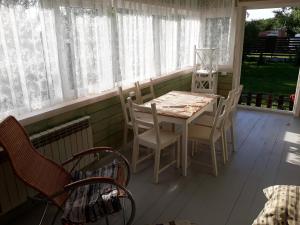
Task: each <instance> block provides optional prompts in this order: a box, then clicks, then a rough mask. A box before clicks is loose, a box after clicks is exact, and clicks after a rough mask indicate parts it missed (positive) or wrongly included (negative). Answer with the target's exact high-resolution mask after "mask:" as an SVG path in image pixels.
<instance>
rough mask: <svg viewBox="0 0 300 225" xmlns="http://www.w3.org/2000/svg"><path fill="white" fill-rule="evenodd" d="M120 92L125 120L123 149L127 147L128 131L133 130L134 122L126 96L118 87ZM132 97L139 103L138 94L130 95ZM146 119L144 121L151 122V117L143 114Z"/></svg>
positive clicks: (132, 93)
mask: <svg viewBox="0 0 300 225" xmlns="http://www.w3.org/2000/svg"><path fill="white" fill-rule="evenodd" d="M118 92H119V96H120V102H121V106H122V112H123V118H124V131H123V148H125V147H126V145H127V138H128V131H129V130H132V129H133V126H132V121H131V118H130V115H129V109H128V102H126V99H127V98H126V95H125V93H124V92H123V90H122V87H118ZM128 95H129V96H130V97H135V101H136V102H137V96H136V92H130V93H128ZM139 116H141V117H143V118H144V120H148V121H151V119H152V118H151V115H147V114H141V115H139ZM140 128H141V129H147V127H144V126H142V127H140Z"/></svg>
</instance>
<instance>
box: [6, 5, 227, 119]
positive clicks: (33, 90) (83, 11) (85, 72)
mask: <svg viewBox="0 0 300 225" xmlns="http://www.w3.org/2000/svg"><path fill="white" fill-rule="evenodd" d="M212 1H215V2H216V3H218V4H219V3H220V2H222V1H224V2H225V1H226V4H227V5H226V6H225V3H224V4H223V5H222V7H227V8H229V9H230V8H232V3H230V4H229V1H228V0H221V1H220V0H218V1H217V0H212ZM113 2H114V5H112V1H111V0H94V1H84V0H76V1H73V0H71V1H56V0H43V1H41V0H22V1H16V0H2V1H0V117H4V116H6V115H8V114H14V115H18V114H24V113H27V112H31V111H34V110H37V109H41V108H45V107H49V106H52V105H55V104H57V103H61V102H64V101H68V100H71V99H76V98H79V97H83V96H88V95H90V94H96V93H100V92H101V91H104V90H108V89H111V88H113V87H115V86H117V85H120V84H129V83H132V82H134V81H136V80H144V79H147V78H150V77H153V76H160V75H161V74H163V73H168V72H171V71H173V70H176V69H179V68H183V67H185V66H188V65H192V63H193V47H194V45H197V46H198V47H217V48H218V49H220V53H221V54H220V59H219V61H220V63H222V64H226V63H228V59H229V54H230V51H229V49H230V46H229V38H230V32H229V29H230V26H231V18H230V15H227V16H222V17H220V16H218V17H213V16H212V15H211V13H210V17H208V16H206V12H207V11H209V10H210V8H209V7H213V11H214V12H217V9H218V8H217V5H216V4H202V5H201V4H199V2H198V0H189V1H186V2H185V1H180V2H181V3H180V4H181V5H180V6H177V5H172V4H175V3H172V1H170V2H169V1H166V2H165V4H162V3H161V2H160V1H157V2H156V3H151V5H150V4H149V1H146V2H144V1H127V0H114V1H113ZM182 3H184V4H185V5H183V6H182ZM190 3H193V4H194V5H192V6H193V7H191V6H190V5H189V4H190ZM176 4H177V3H176ZM195 7H196V8H197V7H204V8H201V10H200V9H197V10H196V11H192V10H195ZM205 7H206V8H205ZM179 9H180V10H179ZM222 9H223V8H222ZM222 12H224V10H222ZM223 14H224V13H223ZM207 15H208V14H207ZM216 15H217V13H216ZM203 45H204V46H203Z"/></svg>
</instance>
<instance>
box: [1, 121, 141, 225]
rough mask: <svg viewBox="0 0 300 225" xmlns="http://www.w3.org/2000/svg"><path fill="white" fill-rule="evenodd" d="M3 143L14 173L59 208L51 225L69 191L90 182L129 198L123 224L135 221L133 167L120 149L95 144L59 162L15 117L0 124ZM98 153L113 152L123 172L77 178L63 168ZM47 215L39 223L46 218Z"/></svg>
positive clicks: (62, 207)
mask: <svg viewBox="0 0 300 225" xmlns="http://www.w3.org/2000/svg"><path fill="white" fill-rule="evenodd" d="M0 146H2V147H3V149H4V154H5V156H7V158H8V160H9V162H10V163H11V166H12V168H13V171H14V173H15V175H16V176H17V177H19V178H20V179H21V180H22V181H23V182H24V183H25V184H26V185H29V186H30V187H31V188H33V189H35V190H36V191H38V192H39V193H41V194H42V196H43V197H45V199H46V202H47V206H48V203H52V204H54V205H56V206H57V207H58V210H57V213H56V214H55V216H54V218H53V220H52V224H54V223H55V221H56V218H57V216H58V214H59V212H60V211H61V210H63V209H64V204H65V202H66V201H67V199H68V198H69V196H70V193H71V192H72V191H74V190H75V189H77V188H79V187H82V186H85V185H88V184H110V185H114V186H115V187H116V190H118V197H119V198H126V199H127V200H128V202H130V205H131V214H130V216H129V218H128V219H127V221H126V222H124V224H127V225H129V224H132V221H133V219H134V215H135V203H134V200H133V198H132V195H131V193H130V192H129V191H128V190H127V189H126V188H125V187H126V186H127V184H128V182H129V179H130V169H129V168H130V167H129V164H128V161H127V159H126V158H125V157H124V156H123V155H121V154H120V153H119V152H116V151H114V150H113V149H112V148H109V147H95V148H92V149H88V150H85V151H82V152H80V153H78V154H75V155H73V156H72V157H71V158H70V159H68V160H66V161H65V162H63V163H62V165H58V164H56V163H55V162H53V161H51V160H50V159H48V158H46V157H44V156H43V155H42V154H40V153H39V152H38V151H37V150H36V149H35V148H34V147H33V145H32V144H31V142H30V139H29V137H28V135H27V133H26V132H25V130H24V128H23V127H22V126H21V125H20V123H19V122H18V121H17V120H16V119H15V118H14V117H12V116H9V117H7V118H6V119H5V120H4V121H3V122H2V123H1V124H0ZM98 153H109V154H114V155H115V156H117V157H118V158H119V159H120V160H121V161H122V164H121V165H122V167H121V168H120V170H119V171H121V172H120V173H118V175H117V177H116V178H115V179H113V178H111V177H89V178H85V179H82V180H77V181H74V180H73V179H72V176H71V172H70V171H67V170H66V169H65V168H64V166H65V165H67V164H70V163H73V165H74V166H73V168H72V170H73V169H74V167H75V166H76V165H77V164H78V163H79V161H80V160H81V159H82V158H83V157H84V156H86V155H90V154H94V155H95V154H98ZM47 206H46V208H47ZM45 211H46V209H45ZM44 214H45V213H44ZM44 214H43V217H42V218H41V221H40V224H41V222H42V221H43V219H44ZM105 220H106V224H109V222H108V218H107V217H106V218H105Z"/></svg>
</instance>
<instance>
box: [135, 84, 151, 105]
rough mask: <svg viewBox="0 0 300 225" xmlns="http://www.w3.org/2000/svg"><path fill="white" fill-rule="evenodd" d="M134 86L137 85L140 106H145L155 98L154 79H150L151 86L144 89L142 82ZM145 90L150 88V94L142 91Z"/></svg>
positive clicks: (137, 97)
mask: <svg viewBox="0 0 300 225" xmlns="http://www.w3.org/2000/svg"><path fill="white" fill-rule="evenodd" d="M134 85H135V89H136V99H137V103H138V104H143V103H145V102H147V101H150V100H152V99H154V98H155V94H154V88H153V81H152V79H150V83H149V85H147V86H144V87H143V88H142V87H141V85H140V82H138V81H137V82H135V83H134ZM145 88H149V92H148V93H146V94H144V93H143V92H142V89H145Z"/></svg>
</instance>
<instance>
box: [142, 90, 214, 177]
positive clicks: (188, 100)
mask: <svg viewBox="0 0 300 225" xmlns="http://www.w3.org/2000/svg"><path fill="white" fill-rule="evenodd" d="M217 99H218V95H213V94H204V93H194V92H183V91H171V92H168V93H167V94H164V95H162V96H160V97H158V98H155V99H153V100H151V101H149V102H146V103H144V106H147V107H150V106H151V103H156V109H157V114H158V120H159V121H160V122H168V123H173V124H176V125H179V126H180V127H181V132H182V147H181V165H182V175H183V176H187V167H188V162H187V161H188V125H189V124H190V123H191V122H192V121H193V120H195V119H196V118H198V117H199V116H200V115H201V114H202V113H204V112H206V111H212V110H213V109H214V107H215V106H216V103H217Z"/></svg>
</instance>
